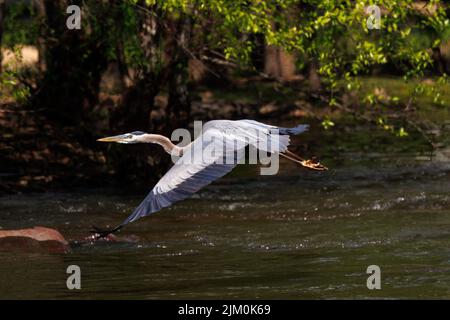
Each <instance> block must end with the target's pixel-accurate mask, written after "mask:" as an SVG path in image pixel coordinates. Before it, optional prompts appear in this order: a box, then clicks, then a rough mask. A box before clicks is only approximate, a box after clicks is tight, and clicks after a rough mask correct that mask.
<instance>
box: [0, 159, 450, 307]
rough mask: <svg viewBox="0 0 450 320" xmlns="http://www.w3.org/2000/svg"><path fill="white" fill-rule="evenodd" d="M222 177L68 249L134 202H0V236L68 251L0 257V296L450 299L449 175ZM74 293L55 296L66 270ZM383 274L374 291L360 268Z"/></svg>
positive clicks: (433, 168) (87, 198)
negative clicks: (104, 239) (112, 237)
mask: <svg viewBox="0 0 450 320" xmlns="http://www.w3.org/2000/svg"><path fill="white" fill-rule="evenodd" d="M284 168H285V170H284V172H282V173H281V174H280V175H278V176H270V177H268V176H265V177H250V178H239V177H233V176H232V177H228V178H225V179H222V180H220V181H219V182H218V183H215V184H213V185H211V186H210V187H208V188H207V189H206V190H204V191H202V192H201V193H200V194H198V195H196V196H195V197H194V198H193V199H191V200H187V201H184V202H182V203H179V204H178V205H176V206H174V207H172V208H169V209H166V210H164V211H163V212H162V213H161V214H157V215H154V216H152V217H148V218H145V219H142V220H140V221H139V222H136V223H134V224H132V225H130V226H129V227H127V228H126V229H124V230H123V232H121V234H120V235H119V241H117V242H108V243H100V242H97V243H95V244H91V245H89V244H85V245H76V241H77V240H80V239H82V238H83V237H85V236H87V235H88V234H87V230H89V228H90V225H91V224H96V225H99V226H106V225H108V224H109V225H115V224H116V223H118V222H120V221H121V220H122V219H123V218H124V217H125V216H127V214H128V213H130V211H131V210H132V209H133V208H134V206H135V205H136V204H138V202H139V201H140V200H141V199H142V196H143V195H133V196H130V195H124V194H123V193H122V192H121V191H120V190H85V191H80V192H78V193H59V194H35V195H15V196H7V197H2V198H0V225H1V226H2V228H4V229H7V228H24V227H31V226H35V225H43V226H48V227H52V228H56V229H58V230H60V231H61V233H62V234H63V235H64V236H65V237H66V238H67V239H68V240H70V241H72V243H73V249H72V250H71V252H69V253H66V254H43V253H14V254H12V253H11V252H0V261H1V263H0V298H2V299H11V298H38V299H46V298H57V299H75V298H77V299H91V298H99V299H103V298H117V299H133V298H145V299H158V298H169V299H185V298H187V299H191V298H192V299H197V298H230V299H234V298H268V299H281V298H283V299H311V298H312V299H315V298H327V299H335V298H450V247H449V243H450V193H449V191H450V179H449V178H450V168H449V167H448V165H445V164H417V165H411V166H403V167H377V168H372V169H370V168H369V169H368V168H364V167H348V168H340V169H339V168H338V169H335V170H332V171H329V172H327V173H324V174H322V173H315V172H313V173H310V172H306V171H304V170H300V169H298V168H295V167H289V166H284ZM71 264H76V265H79V266H80V267H81V270H82V289H81V290H79V291H70V290H68V289H67V288H66V278H67V276H68V275H67V274H66V268H67V266H69V265H71ZM373 264H375V265H378V266H380V268H381V278H382V279H381V281H382V289H381V290H368V289H367V287H366V280H367V277H368V276H369V275H368V274H366V269H367V267H368V266H369V265H373Z"/></svg>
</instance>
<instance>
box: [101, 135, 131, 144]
mask: <svg viewBox="0 0 450 320" xmlns="http://www.w3.org/2000/svg"><path fill="white" fill-rule="evenodd" d="M126 137H127V135H125V134H120V135H118V136H112V137H106V138H101V139H97V141H99V142H119V143H120V142H124V141H126V140H125V139H126Z"/></svg>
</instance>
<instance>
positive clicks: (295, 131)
mask: <svg viewBox="0 0 450 320" xmlns="http://www.w3.org/2000/svg"><path fill="white" fill-rule="evenodd" d="M308 130H309V125H307V124H299V125H298V126H296V127H293V128H279V131H280V134H285V135H297V134H300V133H303V132H305V131H308Z"/></svg>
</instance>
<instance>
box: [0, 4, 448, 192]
mask: <svg viewBox="0 0 450 320" xmlns="http://www.w3.org/2000/svg"><path fill="white" fill-rule="evenodd" d="M70 5H76V6H78V8H80V28H79V29H78V28H75V29H70V28H68V24H67V21H68V19H73V18H74V17H73V14H74V13H73V12H72V11H70V12H69V13H67V8H68V7H69V6H70ZM370 5H372V7H370V8H369V6H370ZM374 5H375V6H374ZM377 10H379V14H380V15H379V18H380V19H379V20H378V16H377V13H378V11H377ZM449 13H450V8H449V6H448V4H446V3H445V2H443V1H409V0H402V1H391V0H384V1H377V2H373V3H372V2H370V1H368V2H367V3H366V2H363V1H345V0H336V1H301V0H289V1H278V0H268V1H259V0H239V1H227V0H196V1H186V0H169V1H168V0H165V1H159V0H147V1H144V0H102V1H89V0H86V1H68V0H52V1H50V0H49V1H47V0H33V1H3V0H0V47H1V53H2V64H1V70H0V92H1V96H0V130H1V131H0V135H1V137H0V150H1V153H0V163H1V164H2V166H1V167H2V170H1V172H0V175H1V181H2V182H1V183H0V192H16V191H29V190H32V191H36V190H46V189H47V188H67V187H76V186H83V185H89V186H100V185H105V184H106V181H119V182H123V181H127V180H130V181H133V183H135V184H138V183H139V182H140V183H146V184H148V183H151V182H154V181H155V180H156V179H157V178H158V177H159V176H160V175H161V173H163V172H164V171H165V170H166V169H167V167H168V166H169V165H170V162H169V159H166V157H164V156H163V153H162V152H161V151H160V150H159V149H158V148H156V147H155V148H153V147H149V148H141V147H136V146H131V147H129V148H128V147H127V149H126V152H124V150H123V148H122V149H121V148H119V147H117V146H108V147H105V146H99V145H98V144H96V143H95V140H96V139H97V138H98V137H101V136H105V135H111V134H114V133H123V132H128V131H134V130H143V131H147V132H155V133H161V134H165V135H169V136H170V133H171V132H172V130H174V129H176V128H178V127H188V126H189V125H190V124H192V122H193V120H204V121H206V120H210V119H218V118H223V119H238V118H252V119H259V120H263V121H265V122H268V123H273V124H280V123H282V124H284V123H286V124H293V123H299V122H308V123H311V124H312V127H313V130H312V132H311V133H309V134H308V135H306V136H305V138H304V139H305V140H304V142H302V143H299V144H298V145H297V146H295V147H296V148H298V149H299V150H298V151H299V152H302V153H304V154H305V155H307V156H312V155H314V156H318V157H321V158H322V161H329V162H330V163H335V164H337V165H338V164H339V163H340V160H339V153H340V152H347V153H355V152H356V153H374V152H376V150H384V151H386V152H391V153H392V152H393V153H395V151H396V150H397V151H399V152H400V151H407V152H413V153H415V154H419V155H422V156H424V157H428V156H429V155H432V154H433V152H435V151H436V150H441V149H443V148H445V146H446V145H448V142H449V141H448V135H445V132H448V127H449V126H450V123H449V121H450V115H449V112H450V108H449V103H450V101H449V93H450V84H449V83H448V73H449V68H450V22H449ZM72 22H73V21H72ZM359 127H366V128H369V129H367V131H366V132H364V133H358V130H355V128H359ZM330 144H331V145H330ZM431 157H432V156H431ZM149 165H150V166H151V167H150V166H149ZM112 177H114V178H115V179H111V178H112Z"/></svg>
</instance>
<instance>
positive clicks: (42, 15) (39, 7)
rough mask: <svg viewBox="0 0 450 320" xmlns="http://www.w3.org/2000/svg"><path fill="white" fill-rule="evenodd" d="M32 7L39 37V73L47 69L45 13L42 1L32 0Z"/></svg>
mask: <svg viewBox="0 0 450 320" xmlns="http://www.w3.org/2000/svg"><path fill="white" fill-rule="evenodd" d="M34 6H35V7H36V11H37V19H38V21H39V22H38V24H39V36H38V39H37V48H38V53H39V61H38V68H39V71H40V72H41V73H43V72H45V70H46V69H47V64H46V61H45V56H46V50H45V38H44V34H45V33H46V32H45V21H46V16H47V15H46V13H45V4H44V0H34Z"/></svg>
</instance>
